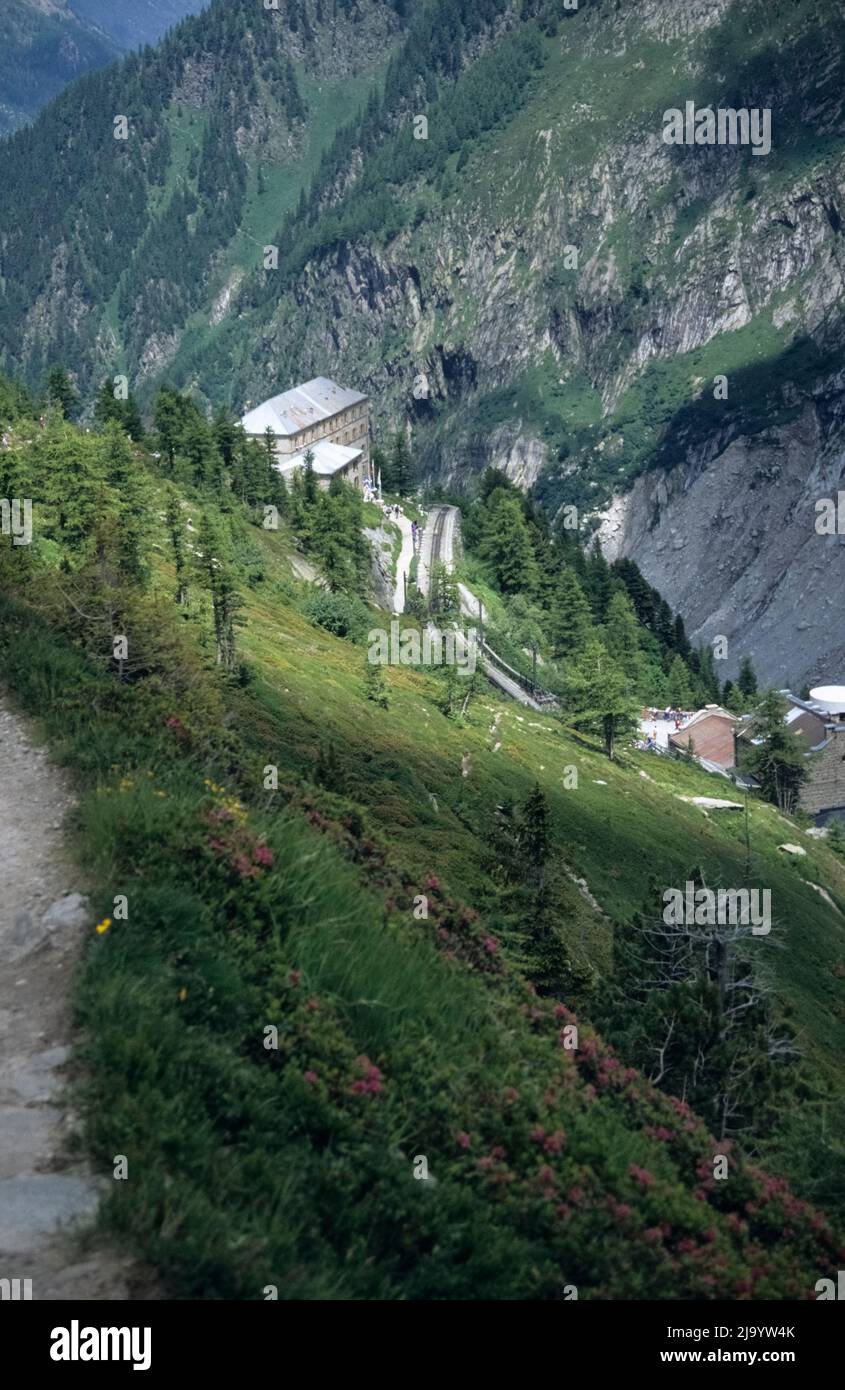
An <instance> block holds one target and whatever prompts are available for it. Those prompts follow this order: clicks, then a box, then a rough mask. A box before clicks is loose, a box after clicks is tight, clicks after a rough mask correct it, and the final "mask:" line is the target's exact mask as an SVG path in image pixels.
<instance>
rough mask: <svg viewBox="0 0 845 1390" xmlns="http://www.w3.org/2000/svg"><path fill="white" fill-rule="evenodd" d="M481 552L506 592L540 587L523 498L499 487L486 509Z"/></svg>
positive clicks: (529, 594)
mask: <svg viewBox="0 0 845 1390" xmlns="http://www.w3.org/2000/svg"><path fill="white" fill-rule="evenodd" d="M486 512H487V514H486V518H485V521H484V523H483V528H484V529H483V532H482V536H481V539H480V542H479V545H478V553H479V555H480V556H481V557H482V559H484V560H486V561H487V563H488V564H489V565H490V568H491V569H492V571H493V575H494V577H495V581H496V583H497V585H498V587H499V588H500V589H501V591H502V593H503V594H517V593H522V594H526V595H527V596H528V597H531V596H532V595H533V594H534V593H535V592H536V588H537V581H538V574H537V562H536V560H535V559H534V550H533V547H532V545H531V537H530V534H529V531H528V527H527V525H526V522H525V517H524V516H523V514H522V507H521V505H520V502H519V499H518V498H517V497H515V496H512V495H510V494H508V493H507V492H505V491H504V490H498V489H497V490H496V492H494V493H492V494H491V496H490V499H489V502H488V505H487V509H486Z"/></svg>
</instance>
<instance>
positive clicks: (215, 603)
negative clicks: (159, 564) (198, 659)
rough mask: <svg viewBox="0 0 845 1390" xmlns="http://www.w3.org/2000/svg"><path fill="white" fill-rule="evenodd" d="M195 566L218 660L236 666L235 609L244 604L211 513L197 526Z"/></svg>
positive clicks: (228, 669) (225, 548)
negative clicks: (208, 609) (206, 601)
mask: <svg viewBox="0 0 845 1390" xmlns="http://www.w3.org/2000/svg"><path fill="white" fill-rule="evenodd" d="M197 541H198V554H197V567H198V572H199V575H200V578H201V582H202V585H203V587H204V588H205V589H206V590H207V591H208V593H209V595H210V597H211V610H212V617H213V620H214V638H215V643H216V646H217V664H218V666H222V667H223V668H224V670H226V671H234V669H235V628H236V627H237V626H238V625H239V620H238V612H239V610H240V608H241V607H242V606H243V600H242V599H241V597H240V595H239V593H238V591H237V587H236V584H235V577H234V574H233V572H232V568H231V564H230V561H229V557H228V554H227V549H228V548H227V547H226V546H225V545H224V542H223V539H222V535H221V532H220V530H219V528H218V526H217V525H216V524H215V523H214V522H213V521H212V520H211V518H210V516H208V515H207V516H205V517H203V520H202V524H201V526H200V531H199V536H198V538H197Z"/></svg>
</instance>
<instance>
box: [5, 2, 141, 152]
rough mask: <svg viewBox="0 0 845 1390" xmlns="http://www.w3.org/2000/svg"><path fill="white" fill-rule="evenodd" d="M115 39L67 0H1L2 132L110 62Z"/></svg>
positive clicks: (18, 123)
mask: <svg viewBox="0 0 845 1390" xmlns="http://www.w3.org/2000/svg"><path fill="white" fill-rule="evenodd" d="M118 52H119V45H118V44H117V43H116V42H115V40H114V39H113V38H112V37H111V36H109V35H108V34H107V33H104V32H103V31H102V30H101V29H97V28H96V27H94V26H93V25H91V24H89V23H87V22H86V21H84V20H83V19H80V18H79V17H78V16H77V15H76V14H74V12H73V10H72V9H71V8H70V6H69V4H68V3H67V0H4V4H3V6H2V9H0V134H5V133H6V132H8V131H11V130H16V129H17V128H18V126H21V125H25V124H26V122H27V121H29V120H31V119H32V117H33V116H34V115H35V114H36V112H37V111H39V110H40V108H41V107H42V106H43V105H44V104H45V102H48V101H49V100H50V98H51V97H53V96H55V95H56V93H57V92H60V91H61V90H62V88H63V87H65V86H67V84H68V82H71V81H73V79H74V78H75V77H78V76H79V75H80V73H83V72H88V71H89V70H90V69H91V68H98V67H102V66H103V65H104V64H105V63H108V62H111V60H112V59H113V58H114V57H116V55H117V53H118Z"/></svg>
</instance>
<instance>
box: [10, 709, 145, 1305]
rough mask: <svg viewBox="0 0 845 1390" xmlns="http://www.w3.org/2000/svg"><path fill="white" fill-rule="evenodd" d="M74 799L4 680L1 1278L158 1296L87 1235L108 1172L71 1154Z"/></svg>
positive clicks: (86, 1295) (94, 1293)
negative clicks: (70, 839)
mask: <svg viewBox="0 0 845 1390" xmlns="http://www.w3.org/2000/svg"><path fill="white" fill-rule="evenodd" d="M73 805H74V798H73V795H72V792H71V789H70V783H69V781H68V779H67V778H66V777H65V775H64V774H63V772H62V771H61V770H60V769H59V768H57V767H56V766H55V765H54V764H52V763H51V762H50V759H49V757H48V755H47V752H46V749H45V748H43V747H41V746H40V745H39V744H38V743H37V742H36V741H35V739H34V736H33V732H32V729H31V726H30V725H29V724H28V722H27V721H26V720H24V719H23V718H22V717H20V716H19V715H18V714H17V713H16V712H15V707H14V704H13V702H12V701H11V699H9V698H7V696H6V695H5V693H4V692H3V690H2V688H0V1278H3V1279H20V1280H26V1279H28V1280H31V1281H32V1298H33V1299H63V1298H71V1299H86V1300H88V1299H127V1298H133V1297H134V1298H137V1297H149V1296H150V1295H149V1291H148V1290H146V1289H144V1287H143V1285H145V1284H147V1283H148V1282H149V1281H148V1279H147V1278H146V1277H145V1276H141V1275H139V1270H138V1267H137V1265H136V1263H135V1262H134V1260H132V1259H130V1258H128V1257H126V1256H123V1255H120V1254H116V1253H114V1252H113V1251H110V1250H106V1249H103V1248H102V1244H101V1243H100V1242H98V1241H94V1242H93V1243H92V1241H90V1240H88V1239H86V1240H85V1241H84V1242H80V1240H79V1239H78V1236H79V1233H80V1232H82V1231H84V1229H85V1228H86V1226H87V1227H90V1225H91V1219H92V1217H93V1216H94V1213H95V1212H96V1208H97V1204H98V1195H99V1192H100V1189H101V1185H102V1183H103V1179H101V1178H95V1177H94V1174H93V1173H92V1170H91V1168H90V1167H89V1166H88V1165H87V1164H86V1163H85V1161H84V1160H83V1159H81V1158H80V1157H79V1154H78V1153H77V1154H76V1155H74V1154H73V1153H72V1146H71V1141H72V1138H73V1135H74V1130H75V1128H77V1118H76V1117H75V1116H74V1114H73V1112H72V1110H71V1109H70V1108H69V1104H68V1101H67V1097H66V1086H67V1080H68V1074H69V1065H68V1063H69V1057H70V1044H71V1041H72V1019H71V988H72V982H73V975H74V970H75V967H76V965H77V962H78V960H79V956H80V953H81V950H82V945H83V941H84V938H85V936H86V934H87V933H88V932H90V931H91V930H92V927H93V922H92V918H91V915H90V912H89V910H88V905H87V902H86V900H85V898H84V897H83V896H82V894H81V892H80V883H79V879H80V874H79V870H78V869H76V868H75V867H74V866H73V864H72V862H71V860H70V858H69V857H68V855H67V853H66V849H65V837H64V834H63V826H64V823H65V820H66V817H67V816H68V814H69V812H70V811H71V810H72V807H73ZM117 1151H119V1145H118V1148H117ZM106 1181H108V1180H106Z"/></svg>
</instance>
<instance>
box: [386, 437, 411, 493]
mask: <svg viewBox="0 0 845 1390" xmlns="http://www.w3.org/2000/svg"><path fill="white" fill-rule="evenodd" d="M390 473H391V486H392V489H393V491H394V492H398V493H399V496H400V497H405V496H407V494H408V492H409V491H410V487H411V454H410V451H409V449H408V437H407V435H406V433H405V431H404V430H402V429H400V430H397V431H396V433H395V435H394V436H393V450H392V457H391V467H390Z"/></svg>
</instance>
